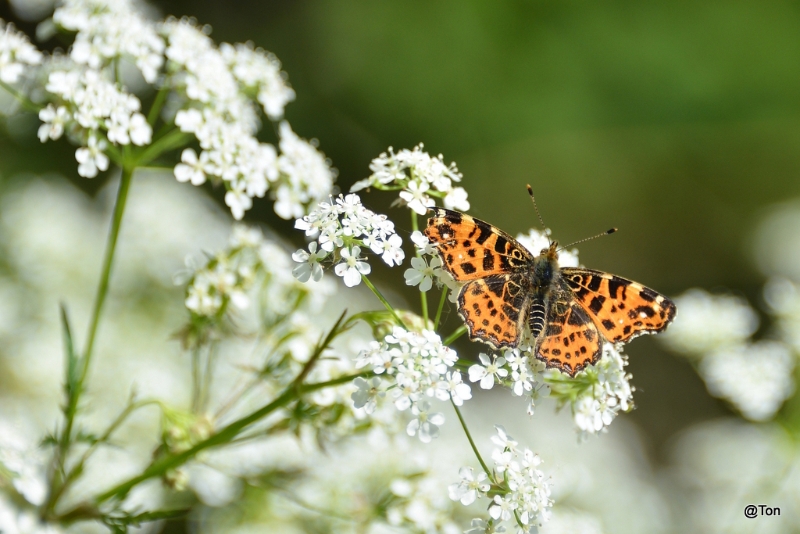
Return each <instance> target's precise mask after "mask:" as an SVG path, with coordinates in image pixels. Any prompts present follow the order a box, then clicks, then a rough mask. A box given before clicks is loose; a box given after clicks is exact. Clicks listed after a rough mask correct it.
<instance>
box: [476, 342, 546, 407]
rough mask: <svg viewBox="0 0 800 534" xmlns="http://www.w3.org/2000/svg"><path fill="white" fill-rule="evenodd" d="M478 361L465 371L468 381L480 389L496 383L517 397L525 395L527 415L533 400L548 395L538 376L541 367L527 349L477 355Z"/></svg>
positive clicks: (541, 377)
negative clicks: (467, 373)
mask: <svg viewBox="0 0 800 534" xmlns="http://www.w3.org/2000/svg"><path fill="white" fill-rule="evenodd" d="M478 359H479V360H480V362H481V363H480V364H474V365H472V366H471V367H470V368H469V381H470V382H479V383H480V385H481V389H492V388H493V387H494V385H495V383H497V384H499V385H501V386H505V387H507V388H509V389H510V390H511V392H512V393H513V394H514V395H515V396H517V397H521V396H523V395H525V396H527V400H528V413H529V414H530V415H533V412H534V408H535V405H536V400H537V399H538V398H539V397H542V396H547V395H548V394H549V392H550V388H549V387H548V386H547V385H546V384H545V383H544V376H543V375H542V373H543V372H544V370H545V365H544V363H543V362H541V361H539V360H537V359H535V358H534V357H533V356H532V355H531V347H530V346H522V347H519V348H513V349H504V350H503V351H502V352H501V353H500V355H498V354H494V355H488V354H485V353H480V354H479V355H478Z"/></svg>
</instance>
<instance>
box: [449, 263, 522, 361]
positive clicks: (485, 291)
mask: <svg viewBox="0 0 800 534" xmlns="http://www.w3.org/2000/svg"><path fill="white" fill-rule="evenodd" d="M518 276H519V275H515V274H496V275H491V276H488V277H486V278H484V279H480V280H471V281H469V282H467V283H466V284H465V285H464V287H462V288H461V291H460V292H459V294H458V313H459V314H461V317H462V318H463V319H464V322H465V323H466V325H467V329H468V330H469V337H470V339H473V340H474V339H479V340H481V341H483V342H485V343H488V344H489V345H491V346H492V347H494V348H500V347H516V346H517V343H518V342H519V338H520V333H521V332H522V329H523V324H524V322H525V314H526V311H527V308H528V302H529V300H530V299H529V298H528V296H527V295H526V294H525V292H524V291H522V288H521V287H520V284H519V282H518V280H517V277H518Z"/></svg>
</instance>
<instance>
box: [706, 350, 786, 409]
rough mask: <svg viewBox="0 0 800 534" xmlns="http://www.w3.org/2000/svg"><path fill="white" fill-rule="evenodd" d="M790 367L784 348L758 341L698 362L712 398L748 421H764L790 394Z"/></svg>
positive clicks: (715, 354)
mask: <svg viewBox="0 0 800 534" xmlns="http://www.w3.org/2000/svg"><path fill="white" fill-rule="evenodd" d="M794 366H795V360H794V357H793V355H792V354H791V352H790V351H789V349H788V348H787V347H786V346H784V345H782V344H780V343H776V342H770V341H761V342H758V343H754V344H752V345H740V346H736V347H726V348H722V349H719V350H718V351H716V352H712V353H711V354H709V355H707V356H706V357H705V358H703V360H702V361H701V362H700V375H701V376H702V377H703V380H705V382H706V387H708V391H709V392H710V393H711V394H712V395H714V396H715V397H721V398H724V399H727V400H728V401H730V402H731V403H732V404H733V405H734V406H736V408H737V409H738V410H739V411H740V412H741V413H742V415H744V416H745V417H746V418H748V419H750V420H753V421H765V420H767V419H771V418H772V416H773V415H775V412H777V411H778V409H779V408H780V407H781V405H782V404H783V401H785V400H786V399H788V398H789V397H791V395H792V394H793V393H794V390H795V386H794V380H793V379H792V373H793V371H794Z"/></svg>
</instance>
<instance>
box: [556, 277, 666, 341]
mask: <svg viewBox="0 0 800 534" xmlns="http://www.w3.org/2000/svg"><path fill="white" fill-rule="evenodd" d="M561 274H562V276H563V279H564V281H565V282H566V283H567V285H568V286H569V287H570V289H571V290H572V292H573V293H574V295H575V299H576V300H577V301H578V302H579V303H580V304H581V306H582V307H583V308H584V310H586V312H587V313H588V314H589V315H590V316H591V317H592V318H594V321H595V323H596V324H597V327H598V328H599V330H600V332H601V333H602V334H603V337H605V338H606V339H607V340H608V341H611V342H612V343H625V342H627V341H630V340H631V339H632V338H634V337H636V336H638V335H641V334H650V333H657V332H661V331H662V330H664V329H665V328H666V327H667V325H668V324H669V323H670V321H672V319H673V318H674V317H675V311H676V309H675V304H674V303H673V302H672V301H671V300H669V299H668V298H667V297H665V296H664V295H661V294H659V293H657V292H655V291H653V290H652V289H650V288H648V287H645V286H643V285H641V284H638V283H636V282H632V281H630V280H627V279H625V278H621V277H619V276H615V275H613V274H608V273H604V272H601V271H593V270H591V269H579V268H574V267H564V268H562V269H561Z"/></svg>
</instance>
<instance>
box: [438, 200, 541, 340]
mask: <svg viewBox="0 0 800 534" xmlns="http://www.w3.org/2000/svg"><path fill="white" fill-rule="evenodd" d="M433 212H434V215H433V217H431V218H430V219H428V226H427V228H425V235H426V236H427V237H428V239H429V240H430V241H431V242H432V243H434V244H435V245H436V250H437V251H438V252H439V256H440V257H441V259H442V263H443V265H444V268H445V269H446V270H447V272H449V273H450V274H451V275H453V278H455V279H456V280H457V281H459V282H467V283H466V284H465V285H464V286H463V287H462V288H461V291H460V292H459V294H458V312H459V314H461V317H463V319H464V322H465V323H466V325H467V328H468V330H469V337H470V339H473V340H474V339H478V340H480V341H483V342H485V343H488V344H489V345H491V346H492V347H494V348H500V347H515V346H516V345H517V343H518V342H519V338H520V334H521V333H522V329H523V328H524V323H525V316H526V313H527V308H528V302H529V301H530V298H529V296H528V295H527V294H526V292H525V291H524V290H523V289H522V287H523V284H522V276H523V273H524V269H526V267H527V266H528V265H529V264H530V262H531V261H532V259H533V257H532V256H531V254H530V252H528V251H527V250H526V249H525V248H524V247H523V246H522V245H520V244H519V243H517V241H516V239H514V238H513V237H511V236H510V235H508V234H507V233H505V232H503V231H502V230H500V229H498V228H497V227H495V226H492V225H491V224H489V223H487V222H484V221H481V220H480V219H475V218H474V217H471V216H469V215H466V214H464V213H459V212H457V211H453V210H448V209H444V208H433Z"/></svg>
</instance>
